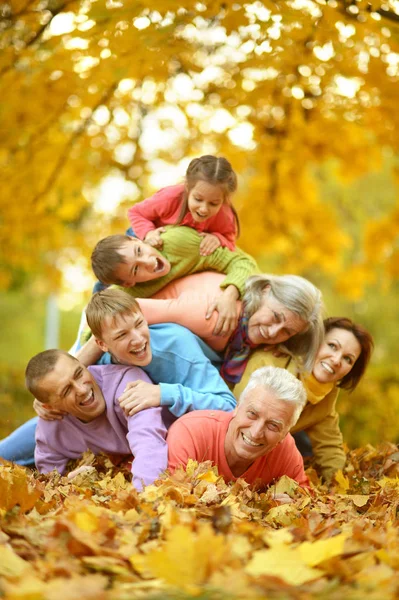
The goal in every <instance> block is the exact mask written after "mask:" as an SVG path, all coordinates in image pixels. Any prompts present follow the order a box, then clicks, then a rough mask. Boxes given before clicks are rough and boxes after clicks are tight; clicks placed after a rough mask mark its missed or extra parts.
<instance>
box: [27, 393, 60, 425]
mask: <svg viewBox="0 0 399 600" xmlns="http://www.w3.org/2000/svg"><path fill="white" fill-rule="evenodd" d="M33 410H34V411H35V412H36V413H37V414H38V415H39V417H40V418H41V419H44V420H45V421H61V419H63V418H64V416H65V415H67V414H68V413H67V412H66V411H65V410H59V409H58V408H46V407H45V406H43V404H42V403H41V402H39V400H36V398H35V399H34V401H33Z"/></svg>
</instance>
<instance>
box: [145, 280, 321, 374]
mask: <svg viewBox="0 0 399 600" xmlns="http://www.w3.org/2000/svg"><path fill="white" fill-rule="evenodd" d="M221 277H222V276H221V275H219V274H218V273H199V274H196V275H191V276H189V277H184V278H182V279H179V280H176V281H175V282H173V283H171V284H169V285H168V286H167V287H166V288H164V289H163V290H162V292H160V293H158V294H157V295H156V297H155V298H151V299H138V302H139V304H140V308H141V309H142V311H143V313H144V316H145V318H146V319H147V321H148V323H149V324H150V325H152V324H155V323H166V322H172V323H178V324H180V325H184V326H185V327H187V328H188V329H190V330H191V331H193V332H194V333H196V334H197V335H198V336H199V337H201V338H202V339H204V341H206V342H207V344H208V345H209V346H211V347H212V348H213V349H215V350H217V351H219V352H223V353H224V360H223V365H222V369H221V375H222V376H223V378H224V379H225V380H226V381H227V382H229V383H231V384H235V383H238V382H239V381H240V379H241V377H242V374H243V373H244V370H245V367H246V364H247V362H248V359H249V357H250V354H251V352H252V351H253V350H254V349H255V348H257V347H259V346H263V347H268V348H273V347H276V346H279V345H281V344H283V345H284V348H285V349H286V351H287V352H288V353H289V354H290V355H292V356H294V357H295V358H296V359H298V360H300V361H301V362H302V363H303V365H304V368H305V369H306V370H311V369H312V367H313V363H314V359H315V356H316V353H317V350H318V348H319V346H320V344H321V342H322V340H323V336H324V327H323V317H322V308H323V304H322V297H321V292H320V291H319V290H318V289H317V288H316V287H315V286H314V285H313V284H312V283H311V282H310V281H308V280H307V279H304V278H303V277H299V276H297V275H255V276H253V277H249V279H248V280H247V284H246V290H245V294H244V297H243V301H242V303H241V302H237V305H236V309H237V327H236V329H235V331H234V332H233V334H232V335H231V336H230V337H229V338H227V337H222V336H215V335H214V334H213V330H214V325H215V321H216V316H215V315H211V316H210V318H209V319H208V318H207V315H209V314H210V311H209V310H207V308H208V307H209V306H210V305H211V304H212V301H213V298H214V296H215V294H217V293H218V290H219V283H220V280H221Z"/></svg>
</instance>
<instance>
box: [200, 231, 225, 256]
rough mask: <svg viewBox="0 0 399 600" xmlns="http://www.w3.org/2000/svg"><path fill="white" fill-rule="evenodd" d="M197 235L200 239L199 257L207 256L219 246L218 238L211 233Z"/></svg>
mask: <svg viewBox="0 0 399 600" xmlns="http://www.w3.org/2000/svg"><path fill="white" fill-rule="evenodd" d="M199 235H200V236H201V237H202V241H201V243H200V247H199V250H200V255H201V256H209V255H210V254H212V252H214V251H215V250H216V248H219V246H221V243H220V240H219V238H218V237H216V235H213V233H200V234H199Z"/></svg>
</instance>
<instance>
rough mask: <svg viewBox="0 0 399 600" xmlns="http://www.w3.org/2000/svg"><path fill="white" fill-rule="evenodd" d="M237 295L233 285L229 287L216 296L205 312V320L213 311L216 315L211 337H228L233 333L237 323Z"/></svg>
mask: <svg viewBox="0 0 399 600" xmlns="http://www.w3.org/2000/svg"><path fill="white" fill-rule="evenodd" d="M238 297H239V293H238V290H237V288H236V287H235V286H234V285H229V286H228V287H227V288H226V289H225V290H224V292H223V294H222V295H221V296H217V297H216V298H215V299H214V300H213V301H212V302H211V304H209V306H208V309H207V311H206V315H205V318H206V319H210V318H211V316H212V313H213V311H214V310H216V311H217V312H218V313H219V315H218V320H217V321H216V325H215V329H214V330H213V335H220V336H222V337H230V336H231V335H232V333H233V332H234V331H235V329H236V327H237V323H238V317H237V304H236V303H237V300H238Z"/></svg>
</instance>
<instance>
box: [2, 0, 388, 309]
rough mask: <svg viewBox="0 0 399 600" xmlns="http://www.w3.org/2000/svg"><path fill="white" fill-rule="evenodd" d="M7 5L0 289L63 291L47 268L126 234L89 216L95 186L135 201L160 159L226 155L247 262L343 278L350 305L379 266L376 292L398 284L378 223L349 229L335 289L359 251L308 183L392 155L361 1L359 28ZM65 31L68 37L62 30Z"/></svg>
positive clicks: (342, 11)
mask: <svg viewBox="0 0 399 600" xmlns="http://www.w3.org/2000/svg"><path fill="white" fill-rule="evenodd" d="M4 5H5V6H4V11H3V14H2V18H4V27H2V29H1V32H0V47H1V49H2V52H1V58H0V72H1V74H2V76H1V84H0V85H1V89H0V94H1V95H0V97H1V98H2V103H1V111H0V128H1V132H2V148H1V150H0V164H1V166H2V169H3V174H2V194H1V197H0V208H1V214H2V230H1V233H0V242H1V244H0V245H1V254H0V287H3V288H6V287H9V286H12V285H15V284H19V285H20V284H21V281H23V280H24V278H32V279H35V278H40V277H41V276H42V277H43V274H44V277H43V279H44V280H45V281H46V285H47V286H49V287H50V286H51V285H53V286H54V287H57V286H58V285H59V279H60V277H59V270H60V268H61V267H60V264H61V263H60V261H57V260H56V257H59V256H60V255H62V253H65V254H67V253H68V252H71V251H72V252H75V254H76V256H79V255H80V254H83V255H84V256H85V257H86V259H88V257H89V255H90V250H91V248H92V246H93V245H94V243H95V242H96V241H97V239H98V238H100V237H102V236H103V235H105V234H108V233H113V232H117V231H121V230H123V229H124V228H125V226H127V225H128V223H127V220H126V216H125V206H126V205H125V204H123V203H120V205H119V206H118V207H117V208H116V209H113V208H112V207H111V206H113V204H112V205H111V204H110V210H109V214H108V215H105V216H103V215H99V214H98V213H97V212H96V210H95V209H94V207H93V200H94V199H96V198H98V196H99V194H100V192H99V188H98V186H99V185H101V183H102V182H103V181H104V180H105V179H106V178H107V177H109V176H111V175H112V176H114V175H117V176H118V177H119V178H121V179H124V180H125V181H127V182H130V183H132V184H133V183H134V184H135V186H136V187H137V190H138V192H139V194H140V195H142V196H143V197H144V196H145V195H146V194H147V193H149V192H150V191H152V190H151V189H150V186H149V185H148V182H149V175H150V174H151V171H152V170H153V168H155V169H156V170H158V167H157V166H155V165H156V164H159V163H155V162H154V160H156V159H160V160H163V161H165V164H166V166H167V165H168V164H170V165H177V164H178V163H179V161H180V160H182V159H183V158H185V157H186V156H194V155H197V154H200V153H202V152H205V151H206V152H217V153H220V154H226V155H227V156H228V157H229V158H231V160H232V162H233V164H235V165H236V168H237V171H238V173H239V174H240V176H241V178H240V187H239V191H238V194H237V199H236V202H237V208H238V212H239V215H240V218H241V221H242V225H243V227H242V238H241V241H240V243H241V245H242V246H243V247H244V249H246V250H248V251H249V252H251V253H253V254H255V255H257V256H262V255H264V254H265V255H267V256H268V257H272V258H273V260H274V261H275V264H276V265H278V266H279V268H280V269H281V270H283V271H292V272H296V273H306V272H307V271H309V270H310V269H317V270H320V271H322V272H324V273H325V274H327V276H329V277H332V276H333V277H336V276H338V279H339V290H340V291H341V292H342V293H345V294H347V295H348V296H349V297H351V298H359V297H360V296H361V294H362V293H363V290H364V287H365V285H366V284H367V283H368V282H369V281H372V280H373V276H374V274H375V273H376V272H378V270H379V261H380V259H381V258H382V260H383V261H384V267H383V278H384V280H383V281H382V282H381V283H382V284H383V285H389V284H390V282H391V281H392V280H394V279H396V278H397V277H398V271H399V267H398V264H399V261H398V254H397V249H396V250H395V248H396V244H397V238H398V231H399V224H398V218H397V209H395V211H393V212H392V211H391V209H390V208H387V209H386V211H385V212H384V214H383V215H382V217H381V218H380V217H378V220H376V221H375V222H372V220H371V217H370V218H369V215H367V214H362V215H361V216H362V218H361V219H359V223H358V228H359V231H360V232H361V230H363V229H364V230H365V241H364V253H365V260H364V262H362V258H361V259H359V257H358V256H356V265H355V270H354V271H353V273H352V272H351V274H350V277H347V278H346V281H345V274H346V273H347V255H348V253H349V252H352V251H355V250H356V248H351V243H352V241H351V232H350V231H348V227H347V224H346V223H345V218H342V214H341V213H340V208H341V207H340V206H339V201H337V202H334V203H333V205H327V203H326V202H325V200H324V198H322V197H320V190H319V182H318V179H317V175H316V174H315V170H314V166H315V165H316V164H322V163H324V162H325V161H326V160H327V159H331V158H332V159H334V160H335V161H336V162H337V164H338V165H339V166H340V167H341V168H340V169H339V170H338V171H337V172H339V173H340V174H341V177H342V178H343V179H344V180H345V181H348V180H350V179H353V178H354V177H358V176H359V175H361V174H363V173H365V172H367V171H370V170H371V169H376V168H378V166H379V164H380V161H381V154H382V148H390V149H391V152H392V153H396V152H397V149H398V139H399V136H398V134H397V132H398V122H399V116H398V111H397V90H396V87H397V74H396V73H394V72H393V71H394V67H393V66H392V65H393V63H392V61H391V62H390V60H388V57H389V56H390V54H392V55H394V53H397V52H398V50H399V44H398V39H397V36H395V35H391V34H390V33H391V32H390V28H391V27H392V28H393V27H394V24H393V23H394V21H392V20H389V19H386V18H385V13H386V7H385V5H384V11H381V14H382V17H381V18H380V19H379V20H378V19H376V18H374V16H373V15H372V13H370V12H369V7H370V2H363V1H362V2H357V3H356V9H357V10H358V11H359V12H358V14H356V15H355V14H353V13H352V12H351V11H350V10H349V5H345V7H342V6H341V3H339V6H337V7H335V6H332V5H331V4H330V3H321V2H318V3H316V5H315V7H314V8H315V10H310V9H309V7H306V8H302V7H299V6H296V4H295V3H292V2H290V1H289V0H284V1H282V2H279V3H276V2H270V1H267V2H264V3H263V9H262V10H260V8H259V7H257V8H253V9H252V8H251V9H249V8H248V7H247V5H245V4H243V3H240V2H230V1H229V2H224V3H222V4H221V3H220V2H216V1H213V0H212V1H210V2H206V3H197V2H194V1H192V0H190V1H189V2H188V3H186V5H185V8H181V7H180V6H178V5H177V4H174V3H170V2H168V1H167V0H154V1H153V2H152V3H151V4H148V3H145V2H140V3H118V2H106V1H105V0H98V1H96V2H94V1H92V0H88V1H87V2H84V3H82V2H73V3H68V4H63V3H58V2H56V3H49V4H48V5H47V4H42V3H39V2H35V3H34V9H32V10H30V9H28V8H27V4H26V2H25V3H24V2H16V1H12V2H11V1H8V2H5V3H4ZM371 5H372V7H373V10H378V6H379V5H380V3H379V2H377V1H373V2H372V3H371ZM383 13H384V14H383ZM71 15H72V17H75V20H74V21H73V22H72V20H71V21H68V19H69V18H70V16H71ZM380 16H381V15H380ZM62 17H65V20H64V21H63V20H62ZM66 21H68V22H69V23H70V24H69V30H68V31H65V32H63V30H62V29H59V30H57V28H58V27H61V24H62V23H63V22H64V24H65V22H66ZM57 23H58V24H57ZM216 23H217V26H216ZM343 28H346V29H345V31H344V32H343ZM67 29H68V27H67ZM277 30H278V31H277ZM371 40H372V42H371ZM323 49H324V50H323ZM322 50H323V52H324V54H323V52H322ZM326 52H327V54H326ZM328 52H330V54H328ZM132 56H134V60H132ZM391 63H392V64H391ZM172 110H173V111H174V112H173V114H172V112H171V111H172ZM220 110H223V111H224V114H226V113H228V114H229V116H230V125H229V124H228V121H226V125H224V122H223V119H219V113H217V112H216V111H220ZM149 124H151V125H149ZM240 126H243V127H244V130H245V127H247V128H248V129H247V130H245V131H249V132H250V135H249V137H248V139H246V134H244V133H243V134H242V136H241V134H239V133H237V131H239V127H240ZM150 127H152V128H153V129H151V128H150ZM244 130H242V131H244ZM158 133H159V135H158ZM150 134H151V143H150V144H149V143H148V139H149V135H150ZM161 134H162V135H161ZM163 135H164V137H163ZM229 135H231V138H230V137H229ZM158 138H159V139H158ZM127 147H129V148H133V150H132V153H131V154H130V155H129V153H127V154H126V155H125V154H124V151H122V150H123V149H126V148H127ZM89 190H91V194H90V193H89ZM112 200H114V198H112ZM128 203H130V199H128ZM388 212H390V214H389V215H388V214H387V213H388ZM114 213H115V214H114ZM64 249H65V250H64ZM352 275H353V277H352ZM379 276H380V275H379ZM380 278H381V279H382V275H381V276H380ZM348 281H349V283H348Z"/></svg>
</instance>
